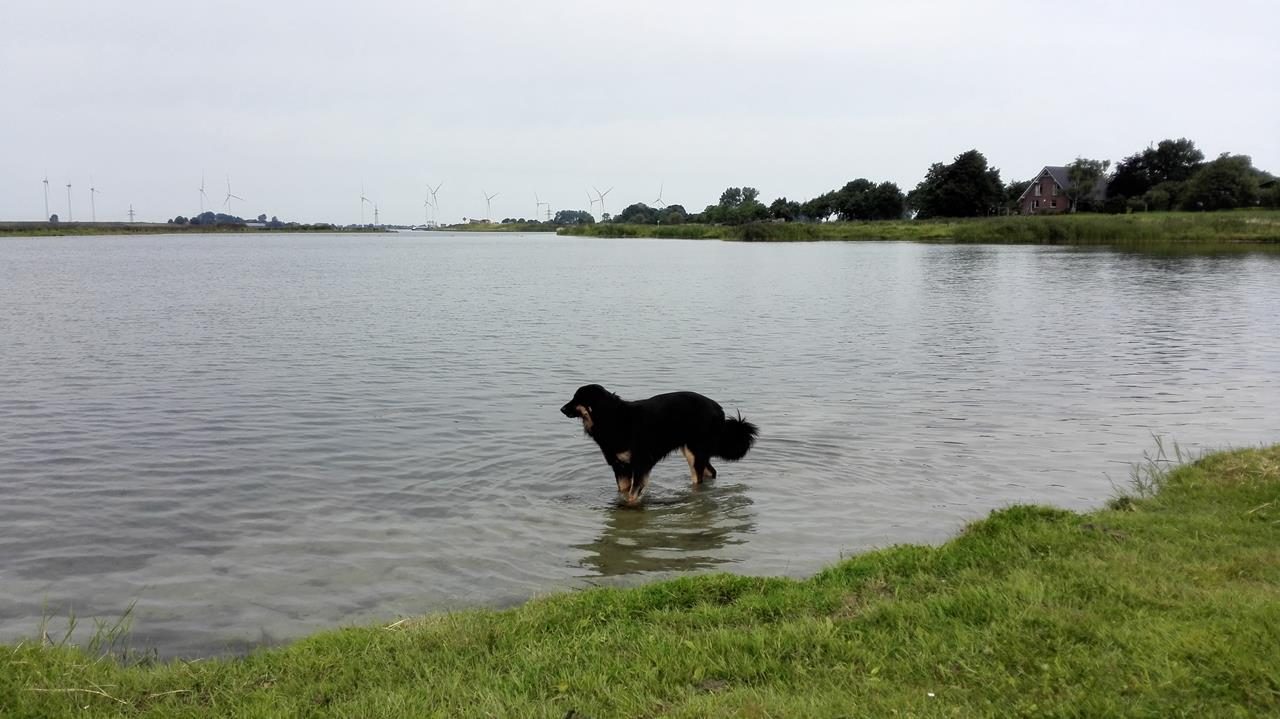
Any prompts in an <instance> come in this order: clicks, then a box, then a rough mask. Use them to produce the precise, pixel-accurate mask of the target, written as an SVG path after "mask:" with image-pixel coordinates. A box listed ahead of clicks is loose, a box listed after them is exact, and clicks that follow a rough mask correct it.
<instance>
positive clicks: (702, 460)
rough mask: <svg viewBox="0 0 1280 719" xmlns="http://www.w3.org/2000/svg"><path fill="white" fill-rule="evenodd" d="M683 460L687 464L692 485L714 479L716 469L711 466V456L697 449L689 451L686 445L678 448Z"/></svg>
mask: <svg viewBox="0 0 1280 719" xmlns="http://www.w3.org/2000/svg"><path fill="white" fill-rule="evenodd" d="M680 451H681V452H683V453H684V458H685V460H687V461H688V462H689V476H690V477H691V478H692V479H693V483H694V484H699V483H701V482H704V481H706V480H708V479H715V478H716V468H715V467H712V466H711V454H710V453H708V452H704V451H702V450H697V449H689V447H688V446H687V445H686V446H684V447H681V448H680Z"/></svg>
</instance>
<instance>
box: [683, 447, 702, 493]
mask: <svg viewBox="0 0 1280 719" xmlns="http://www.w3.org/2000/svg"><path fill="white" fill-rule="evenodd" d="M680 453H681V454H683V455H684V459H685V461H686V462H688V463H689V477H690V478H692V479H693V483H694V484H697V483H698V482H699V481H700V475H699V473H698V469H697V464H698V458H697V457H695V456H694V454H693V451H692V450H690V449H689V448H688V447H687V446H685V447H681V448H680Z"/></svg>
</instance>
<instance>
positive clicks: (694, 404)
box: [560, 384, 759, 504]
mask: <svg viewBox="0 0 1280 719" xmlns="http://www.w3.org/2000/svg"><path fill="white" fill-rule="evenodd" d="M560 411H561V412H562V413H563V414H564V416H566V417H577V418H581V419H582V428H583V429H584V430H586V433H587V434H588V435H590V436H591V438H592V439H594V440H595V441H596V444H598V445H599V446H600V451H601V452H603V453H604V460H605V461H606V462H608V463H609V466H610V467H613V475H614V478H615V479H617V481H618V491H619V492H621V493H622V494H623V496H625V497H626V500H627V503H628V504H636V503H637V502H639V501H640V494H641V492H644V487H645V484H647V483H648V481H649V472H650V470H652V469H653V466H654V465H655V464H657V463H658V462H659V461H660V460H661V459H662V458H663V457H666V456H667V455H668V454H670V453H671V452H672V451H674V450H676V449H679V450H680V451H681V452H683V453H684V458H685V459H686V460H688V461H689V475H690V476H691V477H692V478H693V483H694V484H698V483H699V482H701V481H702V480H704V479H713V478H715V476H716V469H715V467H712V466H711V458H712V457H720V458H722V459H727V460H731V461H732V460H737V459H742V456H743V455H745V454H746V453H747V450H749V449H751V445H752V443H754V442H755V441H756V434H758V433H759V430H758V429H757V428H756V426H755V425H754V424H752V423H750V422H747V421H746V420H744V419H742V417H741V415H739V416H738V417H737V418H733V417H730V418H728V419H726V418H725V416H724V410H723V409H721V408H720V405H718V404H716V403H715V402H714V401H712V400H710V399H707V398H706V397H703V396H702V395H700V394H698V393H696V392H670V393H668V394H660V395H657V396H656V397H650V398H649V399H642V400H637V401H635V402H628V401H627V400H624V399H622V398H621V397H619V396H618V395H616V394H614V393H612V392H610V391H609V390H607V389H605V388H604V387H601V386H600V385H598V384H589V385H585V386H583V387H579V388H578V391H577V392H574V393H573V399H571V400H569V401H568V403H566V404H565V406H563V407H561V408H560Z"/></svg>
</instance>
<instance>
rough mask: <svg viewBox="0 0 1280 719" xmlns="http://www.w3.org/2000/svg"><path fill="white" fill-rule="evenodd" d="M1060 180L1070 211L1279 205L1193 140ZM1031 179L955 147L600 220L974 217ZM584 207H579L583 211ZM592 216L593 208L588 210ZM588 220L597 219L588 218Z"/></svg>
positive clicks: (1270, 181)
mask: <svg viewBox="0 0 1280 719" xmlns="http://www.w3.org/2000/svg"><path fill="white" fill-rule="evenodd" d="M1066 167H1067V176H1068V178H1069V185H1070V187H1068V188H1065V191H1066V195H1067V197H1068V199H1069V200H1071V204H1070V207H1071V209H1072V211H1079V212H1109V213H1124V212H1146V211H1160V210H1187V211H1213V210H1228V209H1235V208H1241V207H1269V208H1280V183H1278V182H1277V178H1276V177H1275V176H1274V175H1272V174H1270V173H1268V172H1265V171H1263V170H1260V169H1258V168H1256V167H1254V166H1253V161H1252V159H1251V158H1250V157H1249V156H1248V155H1232V154H1230V153H1223V154H1222V155H1220V156H1219V157H1218V158H1216V159H1214V160H1210V161H1208V162H1206V161H1205V159H1204V153H1202V152H1201V151H1200V150H1198V149H1197V148H1196V146H1195V143H1193V142H1192V141H1191V140H1188V139H1186V138H1179V139H1177V140H1162V141H1160V142H1159V143H1158V144H1155V145H1151V146H1148V147H1147V148H1146V149H1144V150H1142V151H1139V152H1137V153H1134V154H1133V155H1130V156H1128V157H1125V158H1124V159H1122V160H1120V161H1119V162H1118V163H1116V165H1115V169H1114V170H1111V162H1110V161H1107V160H1095V159H1089V158H1084V157H1077V158H1076V159H1075V160H1074V161H1072V162H1071V163H1070V164H1068V165H1067V166H1066ZM1032 183H1033V180H1014V181H1010V182H1007V183H1005V182H1003V181H1002V180H1001V177H1000V170H999V169H997V168H995V167H991V166H990V164H989V163H988V162H987V158H986V156H985V155H983V154H982V153H981V152H979V151H978V150H976V149H974V150H968V151H966V152H962V153H960V154H959V155H957V156H956V157H955V158H953V159H952V161H951V162H950V163H942V162H937V163H934V164H932V165H930V166H929V169H928V170H927V171H926V172H925V176H924V178H923V179H922V180H921V181H920V182H919V183H918V184H917V185H916V186H915V188H914V189H912V190H911V191H910V192H906V193H904V192H903V191H902V190H901V189H900V188H899V187H898V186H897V185H896V184H894V183H892V182H874V181H872V180H869V179H866V178H858V179H856V180H852V181H850V182H848V183H846V184H845V185H844V186H843V187H841V188H839V189H834V190H831V191H829V192H825V193H823V194H821V195H819V196H817V197H814V198H812V199H809V200H805V201H803V202H799V201H794V200H789V199H787V198H786V197H779V198H777V199H775V200H774V201H773V202H771V203H769V204H768V205H766V204H764V202H763V201H762V200H761V199H760V192H759V190H757V189H755V188H754V187H729V188H727V189H725V191H724V192H723V193H721V195H720V200H719V202H717V203H716V204H714V205H708V206H707V207H706V208H705V209H703V211H702V212H700V213H690V212H686V211H685V209H684V208H683V207H681V206H680V205H668V206H666V207H663V208H655V207H650V206H648V205H646V204H645V203H643V202H637V203H635V204H632V205H628V206H627V207H626V208H625V209H623V210H622V211H621V212H619V213H618V214H617V215H615V216H613V217H610V216H608V215H605V216H604V218H603V219H604V221H606V222H620V223H630V224H646V225H653V224H675V223H682V222H688V223H708V224H728V225H739V224H747V223H751V222H764V221H774V222H803V221H809V222H821V221H828V220H836V219H838V220H844V221H855V220H891V219H903V218H911V217H914V218H918V219H930V218H935V217H981V216H986V215H996V214H1013V213H1017V212H1018V211H1019V206H1018V203H1019V198H1020V197H1021V196H1022V194H1023V192H1024V191H1026V189H1027V188H1028V187H1029V186H1031V184H1032ZM581 214H584V215H585V214H586V213H581ZM587 217H590V215H587ZM591 221H594V218H593V219H592V220H591Z"/></svg>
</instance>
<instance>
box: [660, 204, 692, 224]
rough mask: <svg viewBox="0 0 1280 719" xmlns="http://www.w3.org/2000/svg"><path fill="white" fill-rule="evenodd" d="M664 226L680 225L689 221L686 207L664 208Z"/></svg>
mask: <svg viewBox="0 0 1280 719" xmlns="http://www.w3.org/2000/svg"><path fill="white" fill-rule="evenodd" d="M661 217H662V224H664V225H679V224H683V223H685V222H688V221H689V213H688V212H685V210H684V205H667V206H666V207H664V208H662V213H661Z"/></svg>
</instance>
